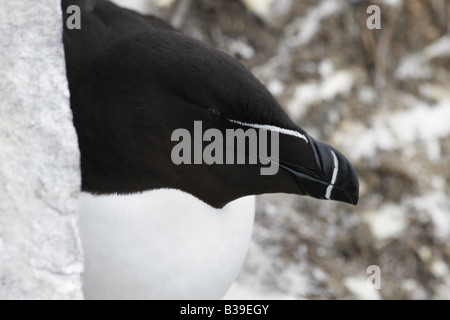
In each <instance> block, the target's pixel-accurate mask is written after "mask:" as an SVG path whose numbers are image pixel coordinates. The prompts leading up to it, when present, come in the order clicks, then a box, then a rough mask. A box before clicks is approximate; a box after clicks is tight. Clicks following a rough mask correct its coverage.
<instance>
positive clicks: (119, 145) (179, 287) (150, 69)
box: [62, 0, 359, 299]
mask: <svg viewBox="0 0 450 320" xmlns="http://www.w3.org/2000/svg"><path fill="white" fill-rule="evenodd" d="M70 5H78V6H79V7H80V8H81V29H80V30H78V29H73V30H69V29H68V28H67V27H65V30H64V45H65V54H66V64H67V76H68V80H69V86H70V93H71V107H72V111H73V117H74V124H75V127H76V130H77V133H78V138H79V146H80V151H81V169H82V191H83V193H82V195H81V197H80V204H79V214H80V230H81V231H80V232H81V240H82V243H83V250H84V255H85V273H84V279H83V291H84V294H85V297H86V298H88V299H217V298H222V297H223V296H224V294H225V293H226V292H227V290H228V288H229V287H230V286H231V284H232V282H233V281H234V280H235V278H236V276H237V275H238V273H239V270H240V268H241V266H242V264H243V262H244V259H245V256H246V253H247V249H248V246H249V241H250V237H251V232H252V227H253V221H254V211H255V207H254V201H255V200H254V195H258V194H263V193H274V192H283V193H291V194H299V195H308V196H311V197H314V198H318V199H328V200H337V201H342V202H346V203H350V204H354V205H355V204H356V203H357V201H358V189H359V187H358V178H357V174H356V171H355V169H354V167H353V166H352V165H351V164H350V162H349V161H348V160H347V159H346V158H345V157H344V156H343V155H342V154H341V153H340V152H339V151H337V150H336V149H335V148H333V147H331V146H329V145H327V144H324V143H321V142H319V141H317V140H315V139H313V138H312V137H311V136H309V135H308V134H307V133H306V132H305V131H304V130H302V129H301V128H300V127H299V126H297V125H296V124H295V123H294V122H292V121H291V120H290V119H289V117H288V116H287V115H286V113H285V112H284V111H283V109H282V108H281V107H280V105H279V104H278V102H277V101H276V99H275V98H274V97H273V96H272V95H271V94H270V92H269V91H268V90H267V89H266V88H265V86H264V85H263V84H261V82H260V81H259V80H258V79H256V78H255V76H254V75H253V74H252V73H251V72H250V71H248V70H247V69H246V68H245V67H244V66H243V65H242V64H241V63H239V62H238V61H236V60H235V59H233V58H232V57H230V56H228V55H227V54H225V53H223V52H221V51H219V50H217V49H215V48H213V47H211V46H209V45H207V44H205V43H203V42H200V41H198V40H195V39H193V38H190V37H188V36H186V35H183V34H181V33H180V32H178V31H176V30H174V29H173V28H172V27H171V26H170V25H168V24H167V23H165V22H163V21H161V20H159V19H156V18H154V17H150V16H143V15H141V14H138V13H136V12H133V11H130V10H127V9H123V8H121V7H118V6H116V5H114V4H113V3H111V2H108V1H104V0H82V1H75V0H63V1H62V6H63V12H64V15H65V17H64V21H66V20H67V18H68V16H69V14H68V13H67V7H68V6H70ZM195 121H202V124H203V128H204V129H205V130H206V129H211V128H214V129H218V130H220V132H223V133H224V136H225V132H226V130H227V129H235V130H236V129H243V130H247V129H248V128H255V129H260V130H261V129H262V130H266V131H268V132H271V131H276V132H278V133H279V159H276V161H278V164H279V170H278V172H277V173H276V174H274V175H261V174H260V169H261V166H262V165H261V164H249V163H247V164H236V165H230V164H228V165H227V164H212V165H206V164H193V165H183V164H182V165H176V164H175V163H174V162H173V161H172V158H171V151H172V149H173V148H174V146H175V145H176V142H174V141H172V139H171V136H172V133H173V132H174V131H175V130H177V129H179V128H184V129H186V130H188V131H189V132H193V130H194V129H193V128H194V122H195ZM257 156H259V155H257Z"/></svg>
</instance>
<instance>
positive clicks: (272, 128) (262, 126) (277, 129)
mask: <svg viewBox="0 0 450 320" xmlns="http://www.w3.org/2000/svg"><path fill="white" fill-rule="evenodd" d="M227 120H228V121H230V122H232V123H235V124H238V125H240V126H244V127H251V128H255V129H262V130H268V131H275V132H279V133H282V134H286V135H289V136H293V137H296V138H300V139H303V140H305V142H306V143H309V141H308V138H306V136H305V135H303V134H301V133H300V132H297V131H294V130H289V129H283V128H280V127H276V126H271V125H267V124H252V123H245V122H241V121H237V120H232V119H227Z"/></svg>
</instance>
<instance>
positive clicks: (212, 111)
mask: <svg viewBox="0 0 450 320" xmlns="http://www.w3.org/2000/svg"><path fill="white" fill-rule="evenodd" d="M208 113H209V116H210V117H211V119H213V120H214V121H220V120H223V116H222V114H221V113H220V112H219V111H218V110H217V109H216V108H215V107H211V108H209V109H208Z"/></svg>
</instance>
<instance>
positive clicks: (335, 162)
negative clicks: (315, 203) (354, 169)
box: [325, 150, 339, 200]
mask: <svg viewBox="0 0 450 320" xmlns="http://www.w3.org/2000/svg"><path fill="white" fill-rule="evenodd" d="M331 154H332V155H333V159H334V169H333V177H332V178H331V184H330V185H329V186H328V188H327V193H325V198H326V199H327V200H331V199H330V197H331V191H333V186H334V184H335V183H336V179H337V175H338V172H339V160H338V158H337V156H336V153H334V151H333V150H331Z"/></svg>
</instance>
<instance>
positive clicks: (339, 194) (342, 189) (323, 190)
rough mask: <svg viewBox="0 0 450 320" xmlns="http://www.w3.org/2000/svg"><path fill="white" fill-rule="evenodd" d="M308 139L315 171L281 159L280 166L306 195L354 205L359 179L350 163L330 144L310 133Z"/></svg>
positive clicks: (356, 198)
mask: <svg viewBox="0 0 450 320" xmlns="http://www.w3.org/2000/svg"><path fill="white" fill-rule="evenodd" d="M308 140H309V142H310V144H311V147H312V150H313V153H314V158H315V162H316V169H315V170H311V169H307V168H304V167H301V166H298V165H295V164H291V163H283V161H280V167H281V168H283V169H285V170H287V171H288V172H290V173H291V174H292V176H293V177H294V178H295V180H296V181H297V184H298V186H299V188H300V189H301V190H302V191H303V192H304V193H305V194H306V195H309V196H311V197H313V198H317V199H327V200H336V201H341V202H345V203H349V204H352V205H356V204H357V203H358V198H359V182H358V175H357V173H356V170H355V168H354V167H353V165H352V164H351V163H350V161H348V160H347V159H346V158H345V157H344V155H343V154H342V153H340V152H339V151H338V150H336V149H335V148H333V147H331V146H330V145H328V144H326V143H323V142H320V141H317V140H315V139H313V138H311V137H310V136H308Z"/></svg>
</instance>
